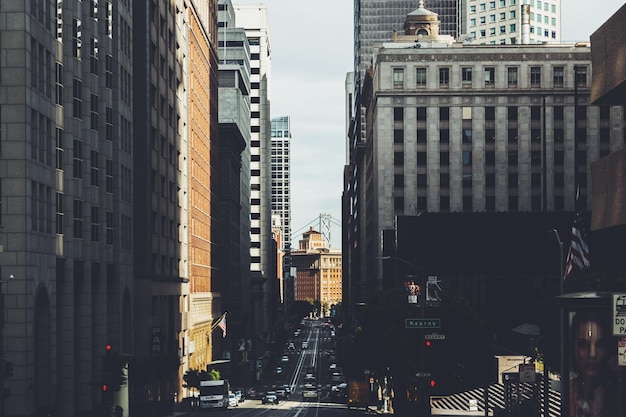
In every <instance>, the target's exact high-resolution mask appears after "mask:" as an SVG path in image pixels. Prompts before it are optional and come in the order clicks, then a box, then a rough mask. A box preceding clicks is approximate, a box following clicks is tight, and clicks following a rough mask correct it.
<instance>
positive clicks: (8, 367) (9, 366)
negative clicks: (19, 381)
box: [3, 360, 13, 378]
mask: <svg viewBox="0 0 626 417" xmlns="http://www.w3.org/2000/svg"><path fill="white" fill-rule="evenodd" d="M3 366H4V373H3V374H4V377H5V378H10V377H12V376H13V362H10V361H7V360H5V361H4V362H3Z"/></svg>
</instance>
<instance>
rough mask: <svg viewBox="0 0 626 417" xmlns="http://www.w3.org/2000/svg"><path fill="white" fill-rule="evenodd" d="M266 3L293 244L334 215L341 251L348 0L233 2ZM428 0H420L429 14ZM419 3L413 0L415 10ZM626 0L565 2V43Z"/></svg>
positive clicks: (274, 113) (349, 63)
mask: <svg viewBox="0 0 626 417" xmlns="http://www.w3.org/2000/svg"><path fill="white" fill-rule="evenodd" d="M233 3H235V4H242V3H254V4H258V3H264V4H266V5H267V10H268V14H269V22H270V36H271V40H270V42H271V48H272V74H271V79H272V81H271V82H272V85H271V98H272V101H271V107H270V109H271V110H270V111H271V117H279V116H290V117H291V132H292V142H291V207H292V208H291V221H292V223H291V224H292V227H291V232H292V239H293V241H292V243H293V244H294V245H296V247H297V242H298V240H299V239H301V237H302V233H303V232H305V231H307V230H308V229H309V226H314V227H315V229H316V230H318V231H319V230H320V229H319V216H320V214H324V213H328V214H330V215H331V216H332V219H333V221H332V227H331V237H332V242H331V245H332V247H333V248H337V249H339V248H341V227H340V226H339V224H340V223H341V193H342V190H343V168H344V165H345V161H346V155H345V153H346V126H345V102H344V97H345V94H344V91H345V88H344V85H345V79H346V74H347V73H348V72H350V71H352V69H353V42H352V40H353V34H352V30H353V7H354V6H353V0H316V1H314V2H309V1H304V0H265V1H259V0H256V1H255V0H238V1H235V0H234V1H233ZM428 3H429V0H425V1H424V4H425V7H426V8H428ZM417 4H418V0H415V8H417ZM623 4H624V0H595V1H589V0H562V18H563V24H562V33H561V40H562V41H563V42H574V41H588V40H589V37H590V36H591V34H592V33H593V32H594V31H595V30H596V29H598V28H599V27H600V26H601V25H602V24H603V23H604V22H605V21H606V20H607V19H608V18H609V17H611V16H612V15H613V13H615V12H616V11H617V10H618V9H619V8H620V7H621V6H622V5H623Z"/></svg>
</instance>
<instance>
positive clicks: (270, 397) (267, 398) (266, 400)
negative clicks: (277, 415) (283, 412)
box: [261, 391, 278, 404]
mask: <svg viewBox="0 0 626 417" xmlns="http://www.w3.org/2000/svg"><path fill="white" fill-rule="evenodd" d="M261 404H278V396H277V395H276V391H267V392H266V393H265V395H264V396H263V398H261Z"/></svg>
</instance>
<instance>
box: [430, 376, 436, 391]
mask: <svg viewBox="0 0 626 417" xmlns="http://www.w3.org/2000/svg"><path fill="white" fill-rule="evenodd" d="M428 385H429V386H430V388H431V389H433V388H435V385H436V383H435V380H434V379H432V378H431V379H430V381H429V383H428Z"/></svg>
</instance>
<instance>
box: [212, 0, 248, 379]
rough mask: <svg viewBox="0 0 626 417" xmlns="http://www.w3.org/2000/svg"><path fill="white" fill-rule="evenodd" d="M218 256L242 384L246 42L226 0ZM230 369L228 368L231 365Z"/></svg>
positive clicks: (230, 342)
mask: <svg viewBox="0 0 626 417" xmlns="http://www.w3.org/2000/svg"><path fill="white" fill-rule="evenodd" d="M217 23H218V28H219V33H218V38H219V42H218V47H219V58H220V60H219V62H220V63H219V110H218V112H219V126H220V184H221V186H220V190H221V191H220V198H221V208H220V214H219V218H220V219H221V221H220V235H221V236H222V238H221V239H220V240H221V242H222V245H221V246H220V248H219V254H220V259H221V261H222V268H223V269H224V274H221V276H222V277H223V278H224V280H223V282H221V283H220V286H219V290H220V293H221V298H222V307H223V309H224V310H225V311H228V319H227V323H228V336H227V338H226V346H225V350H224V352H223V353H224V357H230V358H231V363H232V364H236V365H237V372H236V373H235V374H231V375H230V379H231V384H233V385H237V386H245V382H246V379H245V376H246V373H247V372H248V370H249V367H248V366H247V365H248V363H247V362H248V354H249V353H250V352H249V350H250V349H251V345H250V343H247V341H248V340H250V336H251V335H252V334H253V333H252V328H251V327H250V324H251V321H252V318H251V308H250V303H251V291H250V46H249V45H248V39H247V37H246V32H245V30H244V29H243V28H241V27H237V25H236V18H235V9H234V8H233V5H232V2H231V0H219V4H218V22H217ZM233 370H234V369H233Z"/></svg>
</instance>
